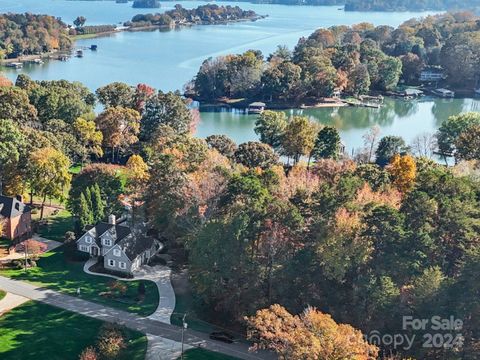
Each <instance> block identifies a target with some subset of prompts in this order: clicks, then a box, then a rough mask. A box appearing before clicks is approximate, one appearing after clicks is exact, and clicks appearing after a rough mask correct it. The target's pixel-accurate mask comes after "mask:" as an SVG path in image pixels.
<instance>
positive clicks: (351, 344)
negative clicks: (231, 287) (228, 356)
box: [246, 305, 378, 360]
mask: <svg viewBox="0 0 480 360" xmlns="http://www.w3.org/2000/svg"><path fill="white" fill-rule="evenodd" d="M246 320H247V322H248V326H249V329H248V338H249V339H250V340H251V341H253V342H254V347H253V348H254V349H268V350H272V351H275V352H276V353H277V354H278V355H279V358H280V359H311V360H331V359H366V360H373V359H376V357H377V355H378V348H377V347H376V346H374V345H370V344H368V342H367V341H366V340H365V339H364V337H363V335H362V333H361V332H360V331H359V330H356V329H354V328H353V327H351V326H350V325H346V324H337V323H336V322H335V321H334V320H333V319H332V317H331V316H330V315H328V314H323V313H321V312H320V311H318V310H317V309H315V308H307V309H306V310H305V311H304V312H303V313H302V314H301V315H291V314H290V313H289V312H288V311H287V310H285V308H283V307H282V306H280V305H272V306H270V307H269V308H268V309H262V310H259V311H257V313H256V315H255V316H252V317H249V318H246Z"/></svg>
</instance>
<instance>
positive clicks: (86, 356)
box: [79, 346, 98, 360]
mask: <svg viewBox="0 0 480 360" xmlns="http://www.w3.org/2000/svg"><path fill="white" fill-rule="evenodd" d="M79 359H80V360H97V359H98V353H97V350H95V348H94V347H93V346H89V347H87V348H86V349H85V350H83V351H82V353H81V354H80V356H79Z"/></svg>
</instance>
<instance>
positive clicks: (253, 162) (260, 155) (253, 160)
mask: <svg viewBox="0 0 480 360" xmlns="http://www.w3.org/2000/svg"><path fill="white" fill-rule="evenodd" d="M235 161H237V162H238V163H240V164H242V165H245V166H246V167H249V168H255V167H260V168H262V169H267V168H269V167H270V166H272V165H274V164H276V163H277V162H278V156H277V155H276V154H275V153H274V152H273V149H272V147H271V146H269V145H267V144H264V143H260V142H255V141H249V142H247V143H244V144H240V145H239V147H238V149H237V151H235Z"/></svg>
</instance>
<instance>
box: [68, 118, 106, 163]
mask: <svg viewBox="0 0 480 360" xmlns="http://www.w3.org/2000/svg"><path fill="white" fill-rule="evenodd" d="M73 130H74V132H75V135H76V137H77V140H78V141H79V142H80V143H81V144H82V147H83V149H82V150H83V151H82V154H81V161H82V164H83V163H84V162H86V161H87V160H88V157H89V156H91V155H93V156H98V157H100V156H102V155H103V150H102V142H103V134H102V132H101V131H98V130H97V127H96V124H95V121H93V120H87V119H85V118H78V119H76V120H75V122H74V123H73Z"/></svg>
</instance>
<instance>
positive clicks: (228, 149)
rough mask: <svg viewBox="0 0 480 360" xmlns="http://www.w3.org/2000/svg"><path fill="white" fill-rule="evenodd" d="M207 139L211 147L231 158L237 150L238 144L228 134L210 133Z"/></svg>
mask: <svg viewBox="0 0 480 360" xmlns="http://www.w3.org/2000/svg"><path fill="white" fill-rule="evenodd" d="M205 141H206V142H207V144H208V146H209V147H210V148H211V149H216V150H217V151H218V152H219V153H220V154H222V155H223V156H226V157H227V158H229V159H232V158H233V156H234V154H235V151H236V150H237V144H235V142H234V141H233V140H232V139H230V138H229V137H228V136H226V135H210V136H208V137H207V138H206V139H205Z"/></svg>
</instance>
